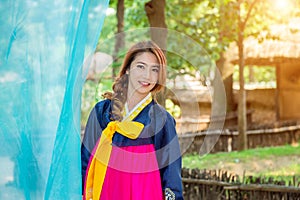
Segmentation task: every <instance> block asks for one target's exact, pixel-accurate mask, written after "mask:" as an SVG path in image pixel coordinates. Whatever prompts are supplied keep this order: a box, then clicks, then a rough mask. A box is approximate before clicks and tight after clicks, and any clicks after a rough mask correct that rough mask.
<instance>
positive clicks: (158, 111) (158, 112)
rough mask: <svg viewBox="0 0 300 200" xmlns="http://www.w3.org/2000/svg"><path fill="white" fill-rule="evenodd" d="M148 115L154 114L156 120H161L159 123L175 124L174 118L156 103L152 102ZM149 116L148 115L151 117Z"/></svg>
mask: <svg viewBox="0 0 300 200" xmlns="http://www.w3.org/2000/svg"><path fill="white" fill-rule="evenodd" d="M150 113H151V114H152V116H153V114H154V116H155V117H156V118H158V119H161V121H168V122H172V123H173V122H175V119H174V117H173V116H172V115H171V114H170V113H169V112H168V111H167V110H166V109H165V108H164V107H163V106H162V105H160V104H158V103H157V102H154V103H153V104H152V108H151V111H150ZM151 114H150V115H151Z"/></svg>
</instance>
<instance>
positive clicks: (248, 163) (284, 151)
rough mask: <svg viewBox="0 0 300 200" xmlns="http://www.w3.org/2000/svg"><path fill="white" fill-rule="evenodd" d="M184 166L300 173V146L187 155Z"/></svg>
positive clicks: (266, 173) (252, 172)
mask: <svg viewBox="0 0 300 200" xmlns="http://www.w3.org/2000/svg"><path fill="white" fill-rule="evenodd" d="M182 161H183V167H186V168H199V169H210V170H214V169H216V170H219V169H222V170H226V171H229V172H232V173H235V174H239V175H243V173H245V172H246V175H260V176H262V175H263V176H293V175H297V176H298V175H299V176H300V145H298V146H290V145H286V146H280V147H268V148H256V149H250V150H245V151H240V152H230V153H224V152H222V153H216V154H207V155H204V156H199V155H197V154H190V155H184V156H183V159H182Z"/></svg>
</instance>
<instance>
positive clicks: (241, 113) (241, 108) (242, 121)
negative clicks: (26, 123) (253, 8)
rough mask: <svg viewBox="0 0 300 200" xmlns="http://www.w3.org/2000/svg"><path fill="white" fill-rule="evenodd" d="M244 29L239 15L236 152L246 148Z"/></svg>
mask: <svg viewBox="0 0 300 200" xmlns="http://www.w3.org/2000/svg"><path fill="white" fill-rule="evenodd" d="M244 29H245V25H244V23H243V22H242V20H241V15H240V14H239V31H238V49H239V84H240V90H239V98H238V99H239V102H238V131H239V135H238V137H239V139H238V142H239V144H238V150H245V149H247V148H248V140H247V133H246V131H247V115H246V92H245V88H244V85H245V81H244Z"/></svg>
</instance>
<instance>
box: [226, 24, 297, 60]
mask: <svg viewBox="0 0 300 200" xmlns="http://www.w3.org/2000/svg"><path fill="white" fill-rule="evenodd" d="M259 38H267V39H262V40H261V41H259V40H258V39H257V38H254V37H249V38H246V39H245V40H244V52H245V54H244V56H245V64H246V65H269V66H271V65H276V64H280V63H300V18H293V19H291V20H290V23H289V24H279V25H273V26H271V27H270V32H262V33H261V34H260V35H259ZM226 57H227V58H228V59H229V61H230V62H231V63H233V64H237V63H238V47H237V45H236V43H232V44H231V45H230V47H229V49H228V51H227V53H226Z"/></svg>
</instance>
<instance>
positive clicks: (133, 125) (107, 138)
mask: <svg viewBox="0 0 300 200" xmlns="http://www.w3.org/2000/svg"><path fill="white" fill-rule="evenodd" d="M143 128H144V125H143V124H142V123H139V122H135V121H122V122H119V121H112V122H109V123H108V125H107V127H106V128H105V129H104V130H103V132H102V135H101V137H100V141H99V144H98V146H97V149H96V151H95V154H94V156H93V159H92V161H91V163H90V167H89V169H88V172H87V178H86V185H85V190H84V195H85V199H87V200H90V199H93V200H99V198H100V194H101V190H102V186H103V182H104V178H105V174H106V170H107V165H108V162H109V158H110V154H111V150H112V145H111V143H112V138H113V135H114V133H115V132H118V133H120V134H122V135H124V136H126V137H128V138H130V139H136V138H137V137H138V136H139V134H140V133H141V131H142V130H143Z"/></svg>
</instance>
